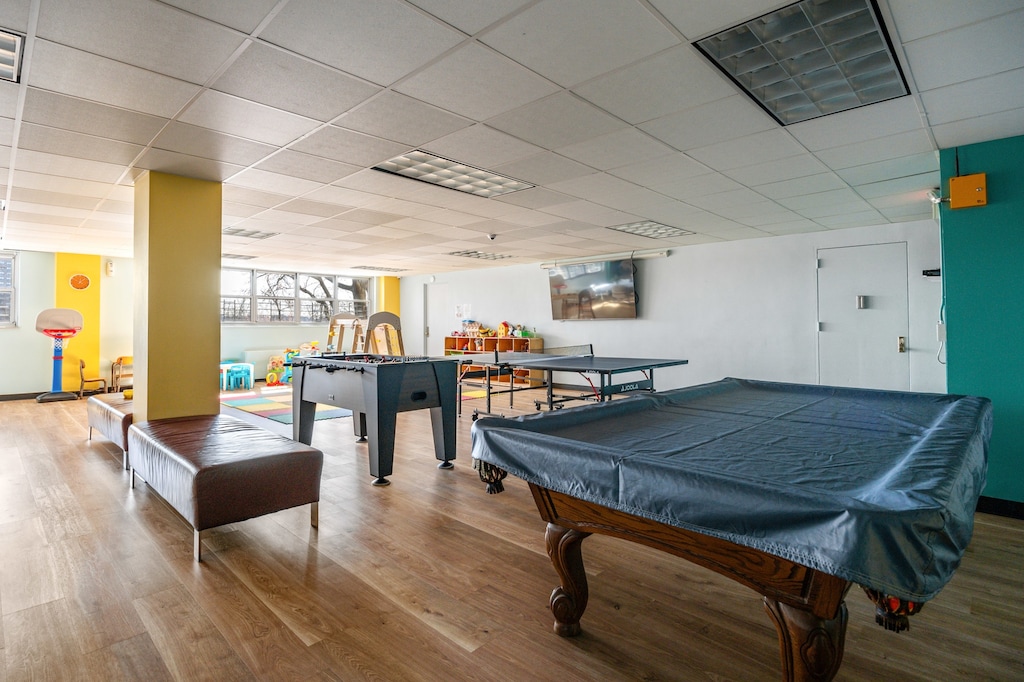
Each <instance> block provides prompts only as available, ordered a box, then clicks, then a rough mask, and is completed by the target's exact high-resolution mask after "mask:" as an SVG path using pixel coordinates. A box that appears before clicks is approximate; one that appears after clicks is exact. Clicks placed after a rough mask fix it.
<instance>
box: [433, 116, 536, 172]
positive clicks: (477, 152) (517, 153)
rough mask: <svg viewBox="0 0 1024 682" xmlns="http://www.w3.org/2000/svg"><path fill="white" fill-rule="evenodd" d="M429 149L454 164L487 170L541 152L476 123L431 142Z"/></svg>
mask: <svg viewBox="0 0 1024 682" xmlns="http://www.w3.org/2000/svg"><path fill="white" fill-rule="evenodd" d="M426 148H427V149H429V150H430V151H432V152H433V153H435V154H438V155H439V156H443V157H445V158H447V159H451V160H452V161H458V162H460V163H465V164H469V165H470V166H476V167H477V168H483V169H485V170H494V168H495V167H496V166H500V165H502V164H507V163H510V162H512V161H516V160H519V159H524V158H526V157H529V156H533V155H534V154H537V153H538V152H540V151H541V150H540V149H538V148H537V147H535V146H534V145H532V144H529V143H527V142H524V141H522V140H518V139H516V138H515V137H513V136H511V135H507V134H505V133H503V132H500V131H498V130H494V129H493V128H491V127H489V126H486V125H483V124H480V123H478V124H476V125H473V126H470V127H468V128H463V129H462V130H459V131H457V132H454V133H452V134H451V135H445V136H444V137H442V138H439V139H436V140H433V141H431V143H430V144H429V145H426Z"/></svg>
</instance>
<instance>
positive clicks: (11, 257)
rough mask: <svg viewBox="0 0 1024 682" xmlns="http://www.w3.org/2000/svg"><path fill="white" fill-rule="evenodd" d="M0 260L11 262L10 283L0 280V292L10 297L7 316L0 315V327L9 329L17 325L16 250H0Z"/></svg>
mask: <svg viewBox="0 0 1024 682" xmlns="http://www.w3.org/2000/svg"><path fill="white" fill-rule="evenodd" d="M0 260H3V261H5V262H10V264H11V283H10V285H9V286H8V285H5V284H3V282H0V294H5V293H6V294H9V295H10V298H11V305H10V310H9V312H8V316H7V317H6V318H5V317H3V316H0V329H10V328H14V327H17V326H18V252H17V251H0Z"/></svg>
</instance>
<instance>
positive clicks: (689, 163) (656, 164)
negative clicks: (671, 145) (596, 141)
mask: <svg viewBox="0 0 1024 682" xmlns="http://www.w3.org/2000/svg"><path fill="white" fill-rule="evenodd" d="M608 172H609V173H610V174H611V175H614V176H616V177H619V178H622V179H623V180H629V181H630V182H635V183H636V184H638V185H642V186H653V185H655V184H657V185H665V184H670V183H678V182H682V181H684V180H686V179H687V178H692V177H696V176H698V175H706V174H708V173H710V172H711V169H710V168H708V167H707V166H705V165H704V164H702V163H699V162H698V161H695V160H694V159H692V158H690V157H689V156H687V155H686V154H682V153H680V152H675V153H673V154H670V155H668V156H661V157H658V158H656V159H652V160H650V161H644V162H643V163H634V164H630V165H628V166H622V167H620V168H613V169H611V170H609V171H608Z"/></svg>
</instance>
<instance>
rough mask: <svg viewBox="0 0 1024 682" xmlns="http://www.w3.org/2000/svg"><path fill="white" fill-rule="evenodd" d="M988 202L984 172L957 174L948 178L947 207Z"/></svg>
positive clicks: (965, 206)
mask: <svg viewBox="0 0 1024 682" xmlns="http://www.w3.org/2000/svg"><path fill="white" fill-rule="evenodd" d="M987 203H988V188H987V186H986V184H985V174H984V173H974V174H973V175H958V176H956V177H953V178H950V179H949V207H950V208H970V207H971V206H984V205H986V204H987Z"/></svg>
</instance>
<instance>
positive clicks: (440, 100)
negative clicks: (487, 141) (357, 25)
mask: <svg viewBox="0 0 1024 682" xmlns="http://www.w3.org/2000/svg"><path fill="white" fill-rule="evenodd" d="M395 90H398V91H399V92H403V93H405V94H407V95H410V96H412V97H415V98H417V99H420V100H423V101H424V102H429V103H431V104H433V105H435V106H438V107H441V108H444V109H447V110H449V111H454V112H455V113H457V114H461V115H462V116H467V117H469V118H471V119H473V120H476V121H483V120H486V119H488V118H491V117H493V116H497V115H498V114H501V113H504V112H506V111H510V110H512V109H516V108H518V107H520V106H523V105H525V104H529V103H530V102H533V101H535V100H538V99H541V98H542V97H546V96H548V95H551V94H554V93H555V92H557V91H558V90H559V88H558V86H556V85H555V84H553V83H552V82H551V81H549V80H547V79H545V78H542V77H540V76H538V75H537V74H535V73H534V72H532V71H530V70H529V69H527V68H525V67H523V66H521V65H519V64H517V63H515V62H514V61H512V60H511V59H509V58H508V57H505V56H503V55H501V54H498V53H497V52H495V51H493V50H491V49H489V48H487V47H485V46H483V45H480V44H478V43H467V44H466V45H463V46H461V47H460V48H459V49H457V50H455V51H454V52H452V53H451V54H449V55H445V56H444V57H443V58H442V59H440V60H438V61H437V62H435V63H433V64H431V65H430V66H428V67H427V68H425V69H423V70H422V71H419V72H417V73H416V74H414V75H412V76H410V77H409V78H406V79H405V80H403V81H402V82H401V83H399V84H398V85H396V86H395Z"/></svg>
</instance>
